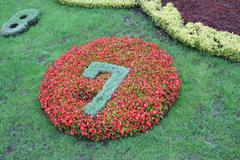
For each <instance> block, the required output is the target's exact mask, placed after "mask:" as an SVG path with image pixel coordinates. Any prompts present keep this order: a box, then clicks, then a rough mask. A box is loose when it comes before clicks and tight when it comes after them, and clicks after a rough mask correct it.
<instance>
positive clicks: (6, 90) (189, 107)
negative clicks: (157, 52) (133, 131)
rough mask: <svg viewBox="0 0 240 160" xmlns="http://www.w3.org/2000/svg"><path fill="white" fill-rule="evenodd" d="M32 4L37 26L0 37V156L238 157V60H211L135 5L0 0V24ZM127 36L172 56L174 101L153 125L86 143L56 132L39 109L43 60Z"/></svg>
mask: <svg viewBox="0 0 240 160" xmlns="http://www.w3.org/2000/svg"><path fill="white" fill-rule="evenodd" d="M27 8H37V9H39V10H40V12H41V14H42V15H41V18H40V21H39V23H38V24H37V25H36V26H34V27H32V28H31V29H30V30H29V31H27V32H26V33H24V34H22V35H19V36H17V37H10V38H4V37H2V36H0V80H1V81H0V159H1V160H10V159H12V160H18V159H19V160H21V159H23V160H25V159H29V160H33V159H36V160H38V159H40V160H61V159H69V160H103V159H108V160H112V159H122V160H135V159H137V160H168V159H173V160H175V159H176V160H178V159H179V160H180V159H192V160H201V159H216V160H220V159H226V160H230V159H240V64H239V63H234V62H230V61H227V60H224V59H223V58H218V57H211V56H208V55H206V54H204V53H201V52H199V51H197V50H195V49H191V48H188V47H186V46H184V45H182V44H180V43H179V42H177V41H175V40H173V39H172V38H170V37H168V36H167V35H166V34H165V33H164V32H162V31H161V30H160V29H159V28H156V27H155V26H154V24H153V23H152V22H151V20H150V19H149V18H148V17H147V16H145V15H144V14H143V13H142V12H141V11H140V10H137V9H130V10H129V9H85V8H78V7H67V6H62V5H60V4H58V3H57V2H56V1H54V0H41V1H39V0H31V1H29V0H21V1H16V0H1V1H0V11H1V13H0V25H2V24H3V23H4V22H5V21H7V20H8V19H9V18H10V17H11V16H12V15H13V14H14V13H15V12H17V11H19V10H22V9H27ZM103 36H104V37H109V36H131V37H141V38H144V40H145V41H151V42H154V43H157V44H158V45H159V47H160V48H165V49H166V50H167V53H168V54H169V55H171V56H172V57H173V58H174V65H175V66H176V67H177V69H178V71H179V74H180V77H181V80H182V82H183V83H182V88H181V93H180V97H179V100H178V101H177V103H175V105H174V106H172V108H171V111H170V112H169V114H168V115H167V116H166V117H165V118H164V119H163V120H162V121H161V123H160V125H158V126H156V127H154V129H153V130H151V131H149V132H147V133H145V134H142V135H139V136H136V137H130V138H124V139H120V140H117V141H107V142H91V141H86V140H81V139H79V138H75V137H72V136H69V135H67V134H64V133H61V132H59V131H58V130H57V129H56V128H55V127H54V126H53V125H52V123H51V122H50V121H49V120H48V118H47V117H46V116H45V114H44V112H43V111H42V110H41V107H40V104H39V101H38V94H39V90H38V87H39V85H40V83H41V79H42V78H43V74H44V73H45V72H46V70H47V68H48V66H49V64H51V63H52V62H53V61H54V60H55V59H56V58H58V57H59V56H61V55H62V54H64V53H65V52H66V51H68V50H69V49H70V48H71V47H72V46H73V45H84V44H86V43H87V42H89V41H92V40H94V39H98V38H100V37H103Z"/></svg>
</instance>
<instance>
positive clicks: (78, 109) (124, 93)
mask: <svg viewBox="0 0 240 160" xmlns="http://www.w3.org/2000/svg"><path fill="white" fill-rule="evenodd" d="M94 61H100V62H107V63H111V64H115V65H120V66H124V67H127V68H130V72H129V74H128V76H127V77H126V78H125V80H124V81H123V82H122V84H121V85H120V86H119V88H118V89H117V91H116V92H115V93H114V94H113V95H112V99H111V100H110V101H109V102H108V103H107V105H106V106H105V107H104V109H103V110H101V111H100V112H99V113H98V114H97V116H95V117H92V116H90V115H85V114H84V112H83V110H84V107H85V106H86V104H88V103H89V102H90V101H91V99H92V98H93V97H94V96H96V95H97V94H98V92H99V91H100V90H101V88H102V87H103V85H104V83H105V81H106V80H107V79H108V78H109V77H110V76H111V75H109V74H102V75H99V76H98V77H97V78H96V79H95V80H91V79H87V78H84V77H82V76H81V75H82V73H83V71H84V70H85V69H86V67H87V66H88V65H89V64H90V63H91V62H94ZM180 86H181V81H180V79H179V77H178V74H177V72H176V69H175V68H174V67H173V66H172V58H171V57H170V56H168V55H166V54H165V50H160V49H158V47H157V45H156V44H152V43H150V42H147V43H146V42H144V41H143V40H141V39H138V38H128V37H123V38H116V37H112V38H101V39H98V40H95V41H93V42H90V43H88V44H86V45H85V46H81V47H73V48H72V49H71V50H70V51H68V52H67V53H66V54H64V55H62V56H61V57H60V58H58V59H57V60H56V61H55V63H54V64H52V65H51V66H50V67H49V69H48V71H47V73H46V74H45V76H44V79H43V81H42V85H41V86H40V92H41V93H40V95H39V101H40V102H41V105H42V108H43V109H44V111H45V112H46V114H47V116H48V117H49V119H50V120H51V121H52V123H53V124H54V125H55V126H56V127H58V128H60V129H61V130H63V131H65V132H66V133H69V134H71V135H76V136H79V135H81V136H83V137H86V138H89V139H92V140H106V139H116V138H119V137H121V136H128V135H138V134H139V133H141V132H146V131H147V130H148V129H151V128H152V127H153V126H154V125H157V124H158V122H159V120H160V119H161V118H162V117H163V115H164V114H165V113H166V112H167V111H168V110H169V106H171V105H172V104H173V103H174V102H175V100H176V99H177V98H178V93H179V89H180Z"/></svg>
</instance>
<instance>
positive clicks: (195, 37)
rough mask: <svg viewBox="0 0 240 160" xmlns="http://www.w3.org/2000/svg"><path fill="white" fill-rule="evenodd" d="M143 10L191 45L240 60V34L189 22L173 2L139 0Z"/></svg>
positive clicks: (175, 35)
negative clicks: (162, 2)
mask: <svg viewBox="0 0 240 160" xmlns="http://www.w3.org/2000/svg"><path fill="white" fill-rule="evenodd" d="M139 2H140V5H141V7H142V8H143V10H144V11H145V12H146V13H147V14H148V15H150V16H151V17H152V19H153V21H154V22H155V24H156V25H157V26H159V27H161V28H163V29H164V30H166V31H167V32H168V34H170V35H171V36H172V37H173V38H176V39H178V40H179V41H181V42H182V43H184V44H187V45H189V46H191V47H194V48H198V49H200V50H202V51H206V52H208V53H209V54H211V55H216V56H223V57H225V58H227V59H230V60H233V61H240V36H238V35H235V34H231V33H229V32H223V31H217V30H215V29H213V28H211V27H208V26H204V25H203V24H202V23H191V22H189V23H187V24H186V25H184V22H183V19H182V17H181V14H180V12H179V11H178V10H177V8H175V7H174V5H173V4H172V3H168V4H167V5H166V6H165V7H162V6H161V4H160V1H159V0H151V1H150V0H139Z"/></svg>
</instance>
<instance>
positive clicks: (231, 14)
mask: <svg viewBox="0 0 240 160" xmlns="http://www.w3.org/2000/svg"><path fill="white" fill-rule="evenodd" d="M167 2H172V3H173V4H174V6H175V7H176V8H177V9H178V10H179V11H180V13H181V15H182V16H183V19H184V22H185V23H187V22H202V23H203V24H204V25H207V26H210V27H213V28H215V29H217V30H220V31H228V32H232V33H235V34H238V35H240V0H162V3H163V5H166V4H167Z"/></svg>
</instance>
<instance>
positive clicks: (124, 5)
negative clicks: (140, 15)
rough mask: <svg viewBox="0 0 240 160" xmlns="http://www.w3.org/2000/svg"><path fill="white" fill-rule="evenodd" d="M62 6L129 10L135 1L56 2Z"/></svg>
mask: <svg viewBox="0 0 240 160" xmlns="http://www.w3.org/2000/svg"><path fill="white" fill-rule="evenodd" d="M58 1H59V2H60V3H62V4H67V5H77V6H82V7H87V8H93V7H114V8H129V7H134V6H136V5H137V1H136V0H58Z"/></svg>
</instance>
